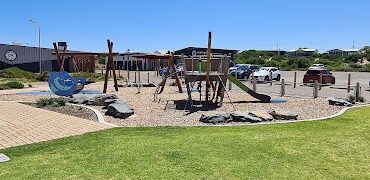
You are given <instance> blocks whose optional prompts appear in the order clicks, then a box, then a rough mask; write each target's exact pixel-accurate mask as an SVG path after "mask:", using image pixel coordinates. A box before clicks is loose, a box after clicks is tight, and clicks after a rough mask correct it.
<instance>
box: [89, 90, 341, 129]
mask: <svg viewBox="0 0 370 180" xmlns="http://www.w3.org/2000/svg"><path fill="white" fill-rule="evenodd" d="M167 84H170V83H167ZM97 87H99V86H97ZM90 88H93V86H91V87H90ZM154 92H155V88H141V90H140V93H139V94H138V89H137V88H120V89H119V91H118V92H114V91H112V89H111V90H110V91H109V93H113V94H116V95H118V96H119V97H120V98H121V99H124V100H126V101H127V102H128V103H129V105H130V106H131V107H132V108H134V110H135V115H133V116H131V117H129V118H127V119H124V120H121V119H116V118H113V117H110V116H105V117H104V118H105V120H106V121H107V122H110V123H113V124H117V125H121V126H204V125H208V124H204V123H202V122H199V118H200V116H201V115H202V113H204V111H197V112H194V113H191V114H188V112H187V111H185V110H183V108H176V104H177V103H175V101H178V102H184V100H185V99H187V95H186V93H182V94H180V93H177V92H178V90H177V87H171V86H166V88H165V91H164V92H163V94H161V95H159V96H158V100H159V101H156V102H154V101H153V99H154V97H153V93H154ZM228 94H229V96H230V99H231V101H230V99H228V98H227V96H225V99H224V105H223V106H222V107H219V108H216V109H211V110H214V111H224V112H234V111H266V112H267V111H269V110H276V111H287V110H289V112H294V113H298V114H299V116H298V118H299V119H300V120H303V119H313V118H320V117H326V116H329V115H333V114H335V113H337V112H339V111H340V110H341V109H342V107H336V106H330V105H329V104H328V102H327V100H326V99H325V98H318V99H312V98H294V97H286V98H284V99H287V100H288V102H286V103H279V104H271V103H267V104H265V103H254V101H256V99H253V98H252V97H250V96H249V95H248V94H246V93H244V92H240V91H237V90H235V91H228ZM193 98H194V99H197V98H199V94H198V93H193ZM203 98H204V97H203ZM273 98H278V97H273ZM178 104H181V103H178ZM182 105H183V103H182ZM179 106H180V105H178V107H179ZM233 106H234V107H235V109H234V108H233ZM96 108H97V109H98V110H100V111H101V112H102V113H103V114H104V113H105V112H106V110H105V109H103V108H102V107H96ZM233 124H242V123H233Z"/></svg>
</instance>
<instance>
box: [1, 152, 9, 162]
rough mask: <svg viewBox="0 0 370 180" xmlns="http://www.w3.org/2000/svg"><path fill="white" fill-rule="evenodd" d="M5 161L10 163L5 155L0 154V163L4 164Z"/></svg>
mask: <svg viewBox="0 0 370 180" xmlns="http://www.w3.org/2000/svg"><path fill="white" fill-rule="evenodd" d="M7 161H10V158H9V157H8V156H7V155H5V154H3V153H0V163H4V162H7Z"/></svg>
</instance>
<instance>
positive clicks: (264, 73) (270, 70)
mask: <svg viewBox="0 0 370 180" xmlns="http://www.w3.org/2000/svg"><path fill="white" fill-rule="evenodd" d="M270 74H271V75H272V77H271V78H272V79H271V80H276V81H280V79H281V73H280V70H279V68H276V67H262V68H261V69H260V70H259V71H257V72H255V73H254V74H251V76H252V75H254V77H255V78H256V80H257V81H258V82H265V81H269V80H270Z"/></svg>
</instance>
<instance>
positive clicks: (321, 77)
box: [319, 71, 322, 90]
mask: <svg viewBox="0 0 370 180" xmlns="http://www.w3.org/2000/svg"><path fill="white" fill-rule="evenodd" d="M321 86H322V71H320V84H319V90H321Z"/></svg>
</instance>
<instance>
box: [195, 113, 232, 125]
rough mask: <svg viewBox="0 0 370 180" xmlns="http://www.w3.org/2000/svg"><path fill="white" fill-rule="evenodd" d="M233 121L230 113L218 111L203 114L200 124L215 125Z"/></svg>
mask: <svg viewBox="0 0 370 180" xmlns="http://www.w3.org/2000/svg"><path fill="white" fill-rule="evenodd" d="M231 120H232V117H231V115H230V114H229V113H226V112H217V111H214V112H208V113H205V114H202V116H201V117H200V122H203V123H213V124H218V123H228V122H230V121H231Z"/></svg>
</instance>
